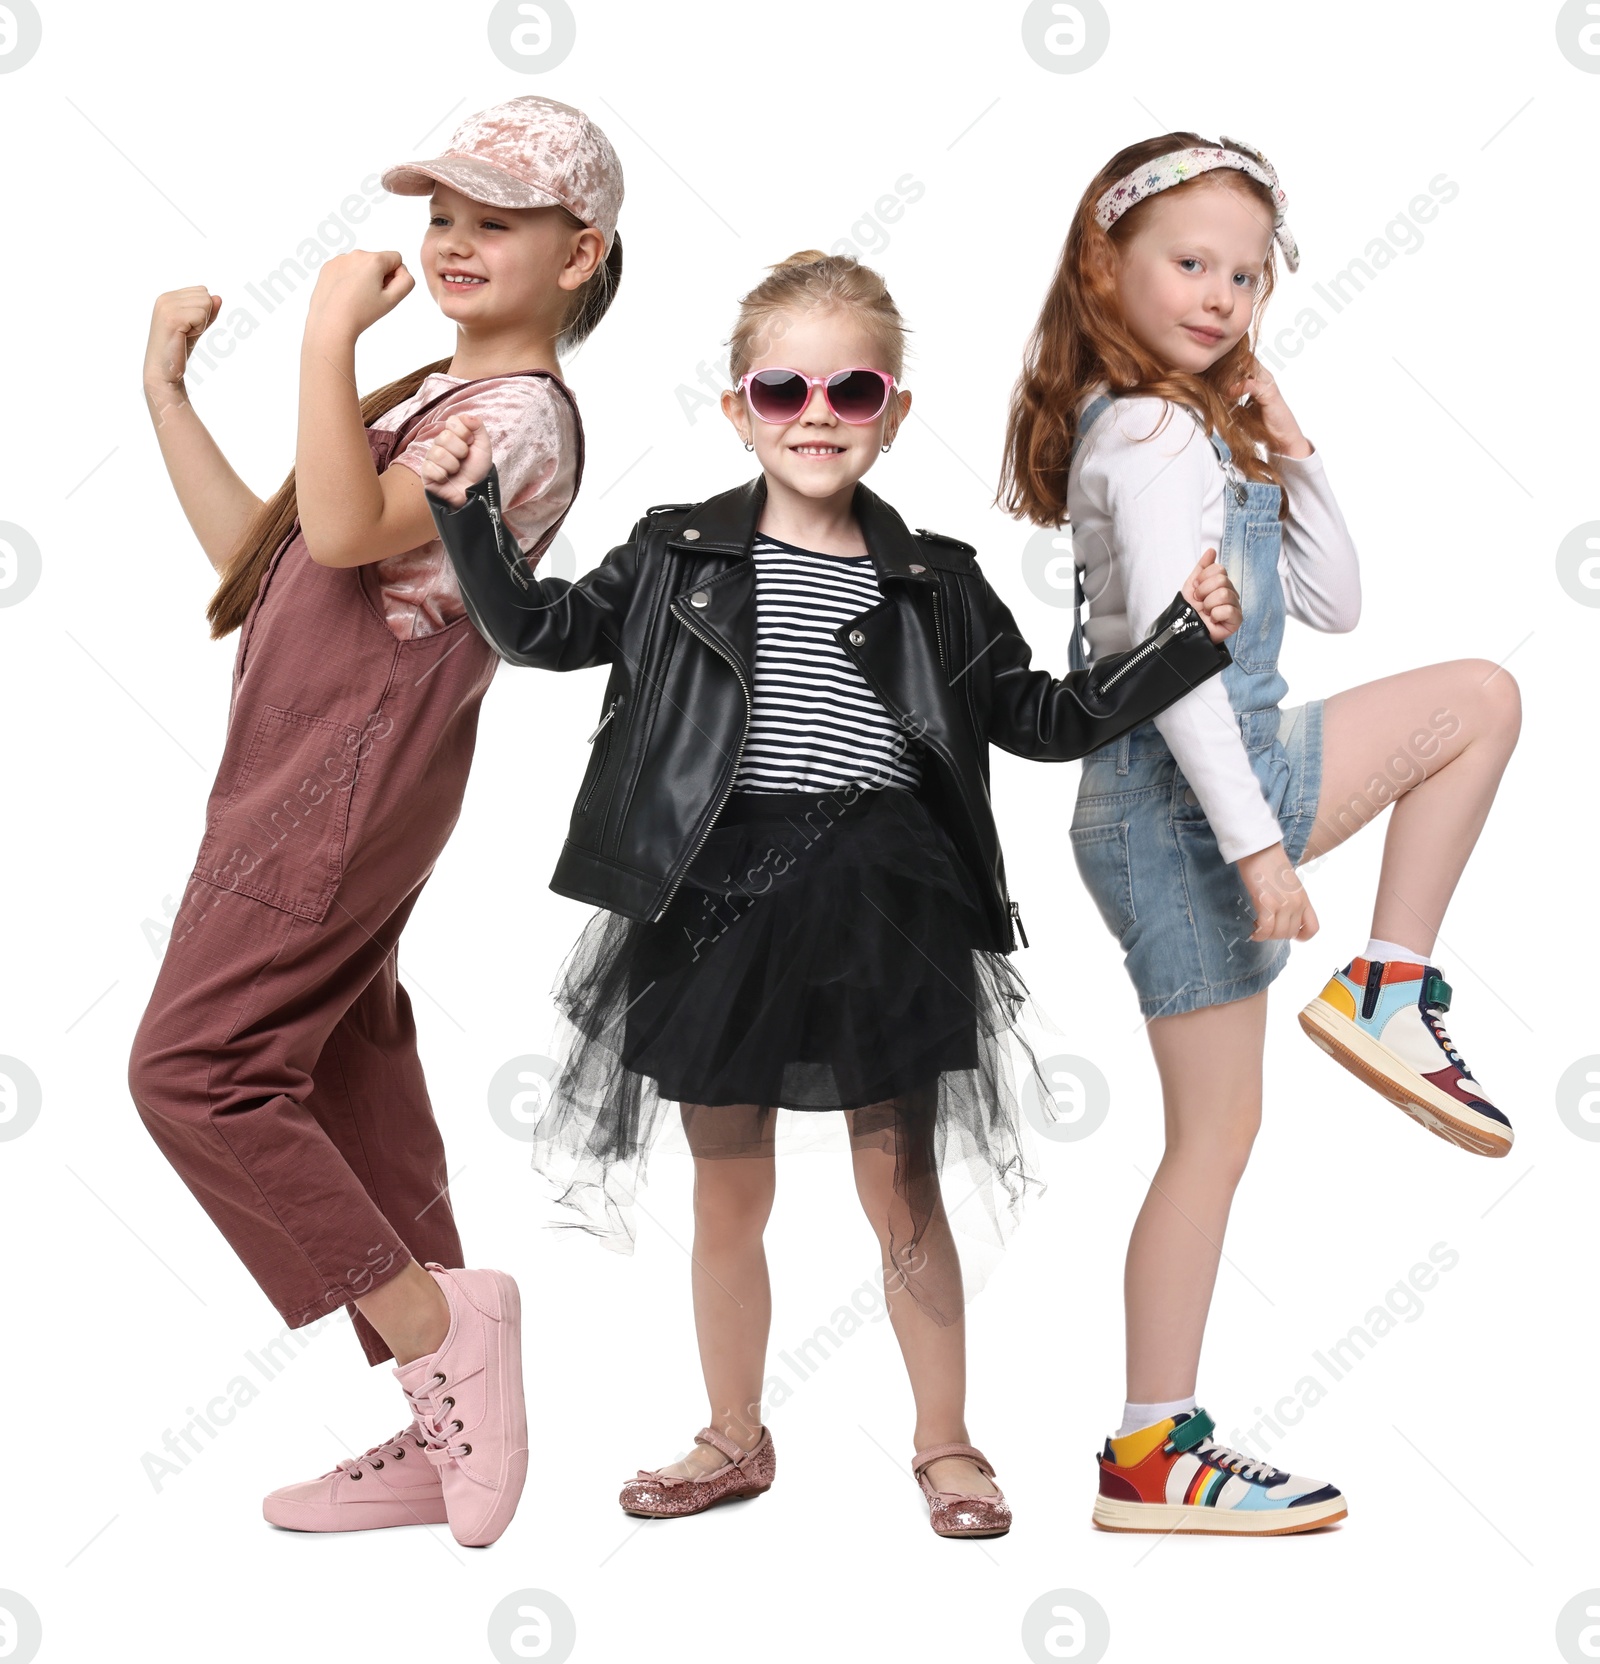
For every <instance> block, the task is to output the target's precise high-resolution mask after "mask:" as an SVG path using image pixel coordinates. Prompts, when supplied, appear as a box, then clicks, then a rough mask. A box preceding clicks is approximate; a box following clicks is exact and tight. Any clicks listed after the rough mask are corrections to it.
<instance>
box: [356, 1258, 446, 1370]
mask: <svg viewBox="0 0 1600 1664" xmlns="http://www.w3.org/2000/svg"><path fill="white" fill-rule="evenodd" d="M356 1309H357V1310H358V1311H359V1312H360V1313H361V1315H362V1316H363V1317H364V1318H366V1320H367V1322H368V1323H370V1324H371V1325H372V1327H373V1328H374V1329H376V1330H377V1331H378V1333H379V1334H380V1335H382V1336H383V1339H384V1344H385V1345H386V1346H388V1347H389V1348H390V1350H391V1351H393V1353H394V1361H395V1362H396V1363H397V1364H409V1363H412V1362H414V1361H415V1360H416V1359H417V1358H425V1357H427V1355H428V1354H429V1353H430V1352H437V1351H438V1350H439V1348H440V1347H441V1346H442V1345H443V1344H444V1337H445V1336H446V1334H448V1333H449V1330H450V1308H449V1306H448V1305H447V1304H446V1303H445V1298H444V1294H443V1292H442V1291H441V1290H440V1288H439V1285H438V1284H437V1283H436V1282H435V1281H434V1280H433V1276H432V1274H431V1273H430V1272H429V1271H427V1270H426V1269H425V1268H424V1267H423V1266H421V1265H419V1264H418V1263H417V1262H416V1261H415V1260H407V1261H406V1265H405V1269H404V1270H403V1271H399V1272H396V1274H395V1275H394V1276H393V1277H391V1278H390V1279H389V1280H388V1282H386V1283H382V1284H380V1285H379V1286H378V1287H377V1288H375V1289H373V1291H372V1292H371V1293H370V1294H363V1295H362V1296H361V1297H360V1298H359V1299H358V1300H357V1301H356Z"/></svg>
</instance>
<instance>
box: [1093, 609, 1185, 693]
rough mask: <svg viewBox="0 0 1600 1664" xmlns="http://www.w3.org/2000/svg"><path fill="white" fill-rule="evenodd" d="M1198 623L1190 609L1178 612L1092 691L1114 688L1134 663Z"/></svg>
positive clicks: (1142, 660)
mask: <svg viewBox="0 0 1600 1664" xmlns="http://www.w3.org/2000/svg"><path fill="white" fill-rule="evenodd" d="M1198 623H1199V619H1198V618H1197V617H1195V616H1194V613H1193V611H1192V609H1191V610H1190V611H1189V612H1183V613H1179V615H1178V616H1177V617H1176V618H1175V619H1173V621H1172V622H1171V623H1170V624H1169V625H1168V626H1167V627H1166V629H1164V630H1163V631H1162V632H1161V634H1160V635H1158V636H1155V637H1153V638H1152V639H1151V640H1149V641H1147V642H1145V644H1144V645H1143V646H1142V647H1141V648H1139V649H1138V651H1137V652H1135V653H1134V654H1133V656H1132V657H1131V658H1129V659H1127V660H1126V661H1125V662H1124V663H1122V664H1120V665H1118V666H1117V668H1116V669H1115V670H1114V671H1112V673H1111V674H1110V675H1109V676H1108V677H1107V678H1106V679H1105V681H1103V682H1102V683H1101V684H1100V685H1099V686H1098V687H1097V688H1096V689H1095V690H1094V691H1095V692H1096V693H1105V692H1106V691H1107V690H1108V689H1109V688H1114V687H1115V686H1116V685H1117V683H1118V682H1120V681H1121V680H1122V678H1123V677H1124V676H1126V675H1127V674H1128V672H1129V671H1130V670H1132V669H1133V668H1134V667H1135V666H1136V665H1140V664H1142V663H1143V662H1144V661H1145V660H1146V659H1148V658H1149V657H1150V655H1151V654H1152V653H1155V652H1158V651H1159V650H1160V649H1161V648H1162V647H1164V646H1166V644H1167V643H1168V642H1169V641H1171V640H1172V638H1173V637H1174V636H1176V635H1181V634H1182V633H1183V632H1184V631H1185V630H1192V629H1194V628H1195V626H1196V625H1197V624H1198Z"/></svg>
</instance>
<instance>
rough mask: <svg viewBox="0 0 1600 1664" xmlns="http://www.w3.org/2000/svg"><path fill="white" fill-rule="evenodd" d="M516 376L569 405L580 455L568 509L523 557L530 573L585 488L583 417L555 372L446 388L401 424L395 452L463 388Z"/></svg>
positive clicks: (507, 373) (575, 462) (508, 373)
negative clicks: (546, 386)
mask: <svg viewBox="0 0 1600 1664" xmlns="http://www.w3.org/2000/svg"><path fill="white" fill-rule="evenodd" d="M513 376H537V377H542V378H543V379H544V380H545V381H548V382H549V383H550V385H551V386H552V387H553V388H554V389H555V390H556V392H557V393H559V394H560V395H561V397H562V398H563V399H565V400H566V401H567V406H568V408H569V409H570V410H571V411H572V426H573V431H574V433H575V434H576V436H577V442H578V444H577V455H576V457H575V458H574V460H573V469H572V495H571V497H570V498H568V500H567V506H566V507H565V508H564V509H562V511H561V513H560V514H558V515H557V516H556V518H555V519H554V520H553V521H552V522H551V523H550V525H549V526H547V527H546V528H545V531H544V535H543V536H542V537H541V538H540V539H539V541H538V542H537V543H536V544H535V545H534V547H533V548H532V549H531V550H530V551H529V552H528V553H527V554H525V555H523V556H522V557H521V558H522V560H524V561H527V562H528V564H529V569H530V570H531V569H532V566H533V564H534V563H535V562H536V561H537V560H538V559H539V557H540V556H541V555H542V554H543V553H544V552H545V550H546V549H548V548H549V547H550V545H551V544H552V543H553V542H554V541H555V537H556V533H557V532H559V531H560V530H561V525H562V522H563V521H564V520H565V519H566V518H567V515H568V514H569V513H570V512H571V511H572V505H573V504H574V503H575V502H577V500H578V491H579V488H580V487H581V486H582V485H583V460H584V438H583V416H582V414H581V413H580V412H579V410H578V402H577V400H576V399H574V398H573V396H572V391H571V389H570V388H569V387H568V386H567V384H566V383H565V382H564V381H562V379H561V378H560V377H559V376H558V375H556V374H555V372H554V371H553V370H508V371H505V372H504V373H503V374H501V375H497V376H476V377H474V378H473V380H472V381H465V382H462V383H461V384H460V385H459V386H456V387H447V388H445V390H444V391H443V392H442V393H440V394H438V395H437V396H436V397H434V398H431V399H429V400H428V402H427V403H426V404H425V405H422V406H420V407H419V408H418V409H416V410H414V411H412V413H411V414H410V415H409V416H408V417H406V419H405V420H404V421H403V422H402V423H401V424H400V426H399V428H398V429H397V430H396V432H395V449H396V450H398V449H399V448H400V443H401V439H402V437H403V435H404V434H405V433H406V431H407V430H408V429H410V428H411V427H413V426H414V425H415V424H416V423H417V422H420V421H421V420H422V418H423V417H424V416H426V415H427V414H428V412H429V411H430V410H432V409H433V407H434V406H435V405H436V404H438V403H439V402H440V400H441V399H448V398H450V397H451V396H452V395H454V394H456V393H459V392H461V390H462V388H464V387H470V386H472V385H473V382H474V381H507V380H510V379H511V377H513ZM514 575H516V574H514ZM517 576H518V577H519V581H523V580H521V578H520V575H517ZM523 587H524V588H526V587H527V586H526V583H525V582H524V583H523Z"/></svg>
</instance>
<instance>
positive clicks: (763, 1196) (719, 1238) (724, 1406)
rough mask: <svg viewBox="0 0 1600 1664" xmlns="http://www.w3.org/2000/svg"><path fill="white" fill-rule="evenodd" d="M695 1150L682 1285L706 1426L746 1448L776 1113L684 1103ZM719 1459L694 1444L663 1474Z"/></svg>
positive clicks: (764, 1327) (766, 1290)
mask: <svg viewBox="0 0 1600 1664" xmlns="http://www.w3.org/2000/svg"><path fill="white" fill-rule="evenodd" d="M680 1113H681V1114H682V1117H683V1125H684V1132H685V1133H686V1135H687V1136H688V1139H689V1147H690V1149H691V1150H693V1152H694V1251H693V1254H692V1256H691V1271H690V1283H691V1287H692V1288H693V1291H694V1326H695V1334H696V1336H697V1338H698V1339H699V1342H700V1368H701V1370H702V1372H703V1373H704V1375H705V1382H706V1396H707V1398H708V1400H709V1402H710V1407H711V1413H710V1415H709V1417H708V1418H707V1420H708V1424H709V1425H710V1426H712V1427H714V1428H716V1430H717V1431H718V1432H719V1433H721V1434H723V1435H724V1436H725V1437H726V1438H730V1439H732V1440H733V1441H734V1443H735V1444H737V1445H739V1446H740V1447H741V1448H743V1449H745V1450H749V1449H750V1448H751V1446H752V1445H754V1444H755V1442H756V1440H757V1439H758V1438H759V1437H760V1436H761V1384H762V1380H763V1378H764V1375H765V1369H766V1357H767V1335H768V1331H769V1330H770V1329H771V1327H772V1285H771V1283H770V1281H769V1280H768V1277H767V1254H766V1248H765V1247H764V1245H763V1243H762V1236H763V1233H764V1232H765V1230H766V1228H767V1220H768V1218H769V1216H770V1215H771V1213H772V1201H773V1197H774V1195H775V1194H776V1190H777V1163H776V1162H775V1161H774V1160H773V1144H772V1137H773V1131H774V1126H775V1123H776V1116H777V1112H776V1111H775V1110H771V1109H761V1108H759V1107H758V1106H756V1105H754V1104H740V1105H737V1106H720V1105H719V1106H714V1107H710V1108H708V1107H707V1106H706V1105H704V1104H684V1105H682V1106H681V1109H680ZM726 1461H727V1458H726V1457H725V1456H723V1455H722V1453H721V1452H720V1451H718V1450H715V1449H713V1448H712V1447H711V1446H709V1445H703V1444H698V1445H696V1446H695V1447H694V1448H693V1450H691V1451H690V1452H689V1454H688V1455H687V1456H686V1457H685V1458H684V1459H683V1460H682V1461H681V1462H674V1463H672V1464H671V1465H670V1466H669V1467H665V1468H663V1469H661V1472H663V1473H666V1474H670V1475H673V1476H681V1477H683V1478H689V1479H698V1478H701V1477H703V1476H704V1475H705V1474H707V1473H711V1472H713V1471H714V1470H715V1469H717V1468H720V1467H722V1466H723V1465H724V1464H725V1463H726Z"/></svg>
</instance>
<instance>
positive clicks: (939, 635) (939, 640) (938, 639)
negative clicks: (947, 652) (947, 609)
mask: <svg viewBox="0 0 1600 1664" xmlns="http://www.w3.org/2000/svg"><path fill="white" fill-rule="evenodd" d="M939 601H940V591H939V589H938V588H937V587H936V588H935V589H934V592H933V639H934V641H935V643H936V644H937V646H938V651H939V668H940V669H941V670H942V671H944V673H945V674H946V675H947V676H948V675H949V673H950V667H949V665H947V664H946V663H945V662H944V631H943V630H942V629H941V628H940V625H939Z"/></svg>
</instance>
